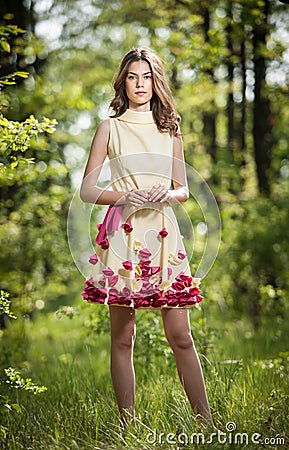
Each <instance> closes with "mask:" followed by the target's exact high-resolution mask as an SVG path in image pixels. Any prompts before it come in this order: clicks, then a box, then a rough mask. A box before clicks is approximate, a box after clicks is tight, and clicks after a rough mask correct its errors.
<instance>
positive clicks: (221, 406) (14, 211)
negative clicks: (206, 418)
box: [0, 0, 289, 450]
mask: <svg viewBox="0 0 289 450" xmlns="http://www.w3.org/2000/svg"><path fill="white" fill-rule="evenodd" d="M0 20H1V24H0V39H1V41H0V42H1V57H0V58H1V59H0V63H1V68H0V76H1V78H0V84H1V88H2V93H1V116H0V131H1V135H0V142H1V155H0V158H1V159H0V164H1V165H0V190H1V218H0V236H1V254H0V260H1V269H0V273H1V289H2V290H1V302H0V312H1V316H0V319H1V322H0V326H1V328H0V339H1V344H2V350H1V356H0V366H1V367H0V369H1V375H0V377H1V397H0V398H1V410H0V415H1V429H0V442H1V445H2V443H3V448H11V449H14V448H15V449H17V450H18V449H20V448H33V449H40V448H45V449H48V448H51V449H55V448H61V449H62V448H69V449H71V448H81V449H90V448H111V449H114V448H116V449H120V448H122V447H123V448H131V449H133V448H136V449H139V448H146V449H150V448H176V446H175V447H173V446H172V445H171V443H169V442H167V441H164V442H162V446H161V447H157V444H158V443H157V442H156V441H155V442H154V443H153V444H151V443H149V440H148V438H147V434H148V432H152V430H158V432H159V433H160V432H164V433H169V432H172V433H175V436H179V434H180V433H181V432H183V433H187V434H188V435H189V433H192V430H196V429H198V427H197V424H196V423H195V422H194V419H193V418H192V417H191V414H190V411H189V408H188V405H187V403H186V399H185V397H184V394H183V392H182V390H181V388H180V386H179V384H178V380H177V374H176V371H175V368H174V363H173V358H172V354H171V352H170V350H169V349H168V347H167V344H166V342H165V340H164V337H163V330H162V325H161V323H160V319H159V315H158V314H155V313H146V314H144V313H142V312H138V318H137V321H138V339H137V344H136V355H135V362H136V373H137V379H138V382H139V390H138V411H139V416H138V423H137V428H136V429H135V430H131V431H130V432H129V433H128V434H127V436H126V437H122V436H121V435H120V433H119V430H118V427H117V423H118V419H117V411H116V408H115V400H114V397H113V393H112V387H111V382H110V378H109V322H108V311H107V310H104V309H102V308H95V307H91V305H86V304H84V302H83V300H82V299H81V297H80V295H79V292H80V291H81V289H82V286H83V282H84V277H83V270H85V269H83V268H84V267H85V263H84V261H86V260H87V257H88V255H89V253H87V252H86V251H85V250H83V245H84V244H83V243H82V238H81V236H82V234H86V235H87V233H88V234H90V233H91V240H92V241H93V237H94V235H95V233H96V228H95V225H94V223H95V220H97V218H99V216H100V215H101V214H103V209H101V208H99V207H95V208H94V210H93V211H92V212H91V209H87V206H85V205H82V204H81V203H80V202H78V200H77V198H78V188H79V184H80V181H81V176H82V173H83V169H84V165H85V162H86V158H87V154H88V150H89V147H90V143H91V140H92V137H93V134H94V131H95V128H96V126H97V125H98V123H99V122H100V121H101V120H103V119H104V118H106V117H107V115H108V105H109V101H110V99H111V98H112V95H113V92H112V87H111V81H112V79H113V76H114V74H115V72H116V70H117V67H118V64H119V61H120V59H121V58H122V56H123V54H124V53H125V52H126V51H128V50H129V49H130V48H132V47H135V46H144V47H151V48H153V49H154V50H155V51H156V52H157V53H158V54H159V55H160V56H161V58H162V59H163V60H164V61H165V67H166V71H167V73H168V78H169V82H170V85H171V88H172V91H173V93H174V96H175V99H176V106H177V109H178V111H179V113H180V115H181V117H182V132H183V137H184V149H185V158H186V161H187V163H188V165H189V166H191V167H193V168H194V169H195V170H196V171H197V172H198V173H199V174H200V175H201V177H202V178H203V180H204V181H205V182H206V183H207V184H208V185H209V186H210V189H211V190H212V192H213V194H214V196H215V198H216V201H217V204H218V207H219V210H220V215H221V221H222V238H221V243H220V248H219V252H218V255H217V259H216V261H215V262H214V265H213V267H212V269H211V270H210V271H209V273H208V275H207V276H206V277H205V279H204V280H203V282H202V289H203V292H204V295H205V298H206V299H205V300H204V302H203V306H202V309H201V310H197V311H193V312H192V313H191V323H192V331H193V334H194V337H195V341H196V345H197V347H198V350H199V352H200V355H201V360H202V364H203V367H204V372H205V376H206V380H207V386H208V394H209V399H210V403H211V405H212V411H213V415H214V419H215V422H216V424H217V426H218V427H219V428H220V429H222V430H223V431H224V430H225V431H227V432H229V431H231V432H232V431H233V432H234V430H235V428H234V427H236V431H240V432H246V433H247V434H248V435H250V433H251V434H252V433H254V432H259V433H260V435H261V436H262V438H263V440H264V439H265V438H266V437H267V438H268V439H271V441H270V443H269V444H270V447H271V448H280V445H281V444H284V445H286V443H285V436H286V427H288V360H289V351H288V326H287V327H286V325H287V320H288V296H289V282H288V281H289V261H288V258H289V256H288V255H289V240H288V223H289V209H288V190H289V139H288V121H289V106H288V105H289V104H288V82H289V6H288V5H286V4H284V3H281V2H279V1H278V0H258V1H253V0H240V1H234V0H220V1H216V0H211V1H207V0H196V1H193V2H192V1H189V0H188V1H186V0H179V1H177V0H175V1H173V0H164V1H163V2H157V1H156V0H144V1H142V2H141V3H139V2H131V1H129V0H118V1H109V2H107V1H104V0H103V1H101V0H81V1H77V0H70V1H66V2H65V1H62V0H35V1H31V0H23V1H17V0H10V1H2V2H1V6H0ZM191 194H192V195H191V198H190V199H189V201H188V202H187V203H186V204H185V211H186V214H187V215H188V216H189V218H190V221H191V223H192V225H193V231H194V240H195V242H194V244H195V248H194V257H193V259H192V270H193V271H194V270H195V269H196V267H197V261H198V260H200V258H201V256H202V252H203V251H204V248H205V243H206V238H207V234H208V230H207V228H206V217H204V216H203V215H202V212H201V211H200V210H199V209H198V207H197V205H196V201H195V199H194V192H193V189H192V191H191ZM71 204H73V205H74V206H73V208H72V213H71ZM69 211H70V215H69ZM90 214H91V217H92V219H91V220H90V221H89V223H87V221H85V220H81V217H82V215H83V216H85V217H88V216H89V217H90ZM68 217H70V218H71V219H70V220H71V222H70V223H69V224H68V225H69V226H68V231H69V234H68V235H67V220H68ZM181 222H182V220H181ZM181 226H182V223H181ZM183 226H184V228H186V224H185V223H184V225H183ZM89 227H90V229H89V231H88V228H89ZM190 233H191V231H190V232H188V234H186V229H185V230H184V237H185V241H186V243H187V245H188V246H190V245H191V243H192V234H190ZM68 237H70V239H68ZM78 238H79V252H78V253H77V254H75V253H73V252H72V253H73V254H71V242H72V241H73V243H74V242H75V241H76V244H77V239H78ZM69 244H70V246H69ZM73 249H74V250H75V246H74V247H73ZM75 251H76V250H75ZM76 252H77V251H76ZM72 256H73V257H74V258H75V259H76V262H77V264H75V262H74V260H73V257H72ZM79 268H80V270H79ZM82 269H83V270H82ZM11 310H12V311H13V313H12V312H11ZM15 317H17V319H15ZM31 378H32V380H33V381H32V380H31ZM34 382H35V383H39V384H40V385H42V384H43V385H45V387H46V388H47V390H46V389H45V387H44V386H38V385H37V384H34ZM164 384H165V385H167V389H166V390H165V392H164V389H162V386H163V385H164ZM44 391H45V392H44ZM31 392H32V393H34V394H37V395H31ZM228 423H233V424H234V426H233V429H231V430H230V429H229V425H228ZM287 431H288V428H287ZM287 435H288V432H287ZM250 436H251V435H250ZM227 437H228V436H227ZM278 439H283V440H280V441H278ZM176 442H177V437H176ZM250 442H251V441H250ZM268 442H269V441H268ZM286 442H287V441H286ZM183 444H185V443H184V442H183ZM216 445H217V444H216ZM226 445H228V446H229V442H228V440H227V444H224V445H223V446H222V448H223V447H224V448H226ZM250 445H251V447H250ZM250 445H249V447H248V448H258V446H254V445H255V444H254V445H253V444H252V442H251V444H250ZM211 447H213V448H214V444H211ZM211 447H210V448H211ZM182 448H192V447H186V446H184V447H182Z"/></svg>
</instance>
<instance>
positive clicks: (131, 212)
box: [82, 109, 202, 309]
mask: <svg viewBox="0 0 289 450" xmlns="http://www.w3.org/2000/svg"><path fill="white" fill-rule="evenodd" d="M108 157H109V159H110V168H111V189H113V190H115V191H122V192H126V191H130V190H132V189H150V188H152V186H154V185H155V184H156V183H162V184H165V185H166V187H167V188H168V189H169V188H171V175H172V157H173V138H172V137H171V136H170V135H169V133H161V132H160V131H159V130H158V128H157V126H156V124H155V122H154V119H153V115H152V112H151V111H148V112H136V111H132V110H129V109H127V110H126V112H125V113H124V114H123V115H122V116H120V117H118V118H111V119H110V138H109V144H108ZM89 261H90V263H91V265H92V266H91V267H92V273H91V277H90V278H89V279H88V280H86V286H85V289H84V291H83V292H82V296H83V297H84V299H85V300H87V301H88V302H92V303H102V304H108V305H116V306H127V307H131V308H135V309H143V308H146V309H160V308H165V307H169V308H186V307H191V306H194V305H195V304H197V303H199V302H200V301H201V300H202V296H201V295H200V291H199V289H198V286H197V284H198V283H197V280H194V279H193V278H192V276H191V273H190V268H189V263H188V258H187V255H186V253H185V249H184V246H183V242H182V237H181V234H180V230H179V226H178V223H177V220H176V217H175V214H174V212H173V210H172V208H171V206H170V205H169V204H168V203H164V204H161V203H153V202H148V203H145V204H143V205H141V206H139V207H135V206H132V205H120V206H118V205H115V206H113V207H110V208H109V209H108V212H107V215H106V218H105V220H104V222H103V224H101V225H100V226H99V234H98V236H97V237H96V252H95V254H94V255H92V256H91V257H90V260H89Z"/></svg>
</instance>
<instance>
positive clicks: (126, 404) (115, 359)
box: [109, 306, 135, 425]
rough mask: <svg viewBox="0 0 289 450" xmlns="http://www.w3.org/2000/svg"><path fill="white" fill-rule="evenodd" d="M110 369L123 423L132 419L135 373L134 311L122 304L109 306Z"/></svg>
mask: <svg viewBox="0 0 289 450" xmlns="http://www.w3.org/2000/svg"><path fill="white" fill-rule="evenodd" d="M109 311H110V327H111V351H110V358H111V359H110V363H111V364H110V369H111V377H112V384H113V387H114V391H115V396H116V401H117V404H118V408H119V411H120V415H121V419H122V422H123V424H124V425H127V423H128V422H131V421H133V419H134V405H135V375H134V367H133V346H134V340H135V312H134V310H132V309H131V308H126V307H123V306H110V308H109Z"/></svg>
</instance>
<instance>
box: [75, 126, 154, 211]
mask: <svg viewBox="0 0 289 450" xmlns="http://www.w3.org/2000/svg"><path fill="white" fill-rule="evenodd" d="M109 133H110V126H109V120H104V121H103V122H101V123H100V125H99V126H98V128H97V130H96V133H95V135H94V138H93V141H92V144H91V149H90V154H89V157H88V161H87V164H86V168H85V172H84V175H83V180H82V184H81V188H80V198H81V199H82V201H84V202H86V203H97V204H99V205H114V204H116V203H117V204H118V205H121V204H124V203H130V204H132V205H141V204H143V203H145V202H147V201H148V200H147V196H148V193H147V192H146V191H142V190H138V189H136V190H134V191H133V192H117V191H109V190H105V189H101V188H100V187H98V186H97V182H98V179H99V174H100V171H101V168H102V166H103V163H104V160H105V158H106V156H107V147H108V141H109Z"/></svg>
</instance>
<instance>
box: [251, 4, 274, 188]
mask: <svg viewBox="0 0 289 450" xmlns="http://www.w3.org/2000/svg"><path fill="white" fill-rule="evenodd" d="M268 14H269V0H266V1H265V5H264V7H263V17H262V22H261V23H259V24H256V25H255V28H254V34H253V52H254V75H255V88H254V105H253V139H254V152H255V161H256V170H257V177H258V187H259V191H260V193H262V194H264V195H266V196H269V195H270V178H269V177H270V173H269V172H270V167H271V159H272V147H273V139H272V128H273V127H272V113H271V108H270V100H269V98H268V94H267V92H266V85H265V76H266V60H265V57H264V56H263V54H262V47H263V46H264V47H265V46H266V35H267V27H268V23H267V19H268Z"/></svg>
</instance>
